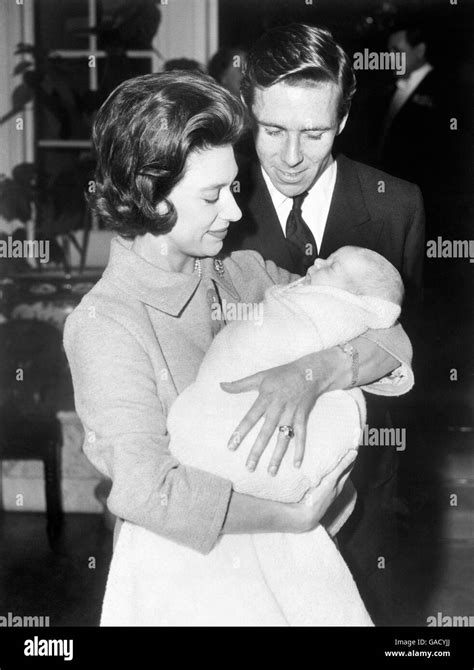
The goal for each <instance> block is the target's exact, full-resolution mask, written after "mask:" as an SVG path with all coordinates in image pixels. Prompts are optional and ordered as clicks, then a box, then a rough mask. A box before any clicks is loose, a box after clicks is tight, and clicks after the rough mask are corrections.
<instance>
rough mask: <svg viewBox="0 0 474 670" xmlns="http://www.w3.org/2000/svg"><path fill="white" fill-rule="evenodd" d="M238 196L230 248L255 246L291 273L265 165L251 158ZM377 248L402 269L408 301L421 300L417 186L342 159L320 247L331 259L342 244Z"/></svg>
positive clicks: (420, 216)
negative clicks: (238, 217) (238, 215)
mask: <svg viewBox="0 0 474 670" xmlns="http://www.w3.org/2000/svg"><path fill="white" fill-rule="evenodd" d="M237 179H238V181H239V183H240V193H237V194H236V198H237V201H238V204H239V207H240V208H241V209H242V219H241V220H240V221H237V222H236V223H234V224H233V225H232V228H231V231H230V233H229V235H228V238H227V240H226V249H227V250H228V251H233V250H236V249H254V250H255V251H258V252H259V253H260V254H261V255H262V256H263V257H264V258H265V260H272V261H274V262H275V263H276V264H277V265H278V266H280V267H282V268H285V269H287V270H289V271H291V272H293V271H294V268H293V267H292V260H291V256H290V253H289V250H288V246H287V242H286V238H285V236H284V234H283V231H282V228H281V225H280V222H279V220H278V217H277V214H276V212H275V209H274V207H273V203H272V200H271V197H270V194H269V192H268V189H267V187H266V184H265V181H264V179H263V176H262V173H261V169H260V165H259V164H258V163H256V162H254V161H248V162H245V161H244V164H243V166H242V169H241V171H240V172H239V175H238V177H237ZM345 245H354V246H359V247H365V248H367V249H372V250H374V251H377V252H378V253H379V254H381V255H382V256H384V257H385V258H387V259H388V260H389V261H390V262H391V263H392V264H393V265H394V266H395V267H396V268H397V270H398V271H399V272H400V274H401V275H402V278H403V281H404V283H405V291H406V302H407V303H413V302H416V301H417V299H419V296H420V293H421V285H422V268H423V257H424V209H423V200H422V197H421V193H420V190H419V188H418V187H417V186H415V184H410V183H408V182H406V181H402V180H400V179H396V178H395V177H392V176H390V175H388V174H386V173H384V172H381V171H379V170H376V169H374V168H371V167H369V166H367V165H363V164H362V163H357V162H355V161H352V160H350V159H349V158H346V157H345V156H343V155H339V156H338V157H337V178H336V185H335V188H334V193H333V197H332V201H331V206H330V209H329V215H328V219H327V223H326V228H325V232H324V236H323V240H322V244H321V249H320V250H319V255H320V256H321V258H327V257H328V256H329V255H330V254H332V253H333V251H336V250H337V249H339V248H340V247H342V246H345Z"/></svg>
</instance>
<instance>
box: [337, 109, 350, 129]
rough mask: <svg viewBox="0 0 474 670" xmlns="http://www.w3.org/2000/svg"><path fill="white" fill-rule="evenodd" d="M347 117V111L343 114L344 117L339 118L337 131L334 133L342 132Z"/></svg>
mask: <svg viewBox="0 0 474 670" xmlns="http://www.w3.org/2000/svg"><path fill="white" fill-rule="evenodd" d="M348 117H349V112H347V114H346V115H345V117H344V118H343V119H341V120H340V122H339V126H338V128H337V133H336V135H340V134H341V133H342V131H343V130H344V127H345V125H346V122H347V119H348Z"/></svg>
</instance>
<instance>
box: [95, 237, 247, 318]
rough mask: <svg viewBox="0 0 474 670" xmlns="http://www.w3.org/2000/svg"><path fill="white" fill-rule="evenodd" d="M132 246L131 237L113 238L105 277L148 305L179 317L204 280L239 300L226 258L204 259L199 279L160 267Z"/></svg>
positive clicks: (195, 275)
mask: <svg viewBox="0 0 474 670" xmlns="http://www.w3.org/2000/svg"><path fill="white" fill-rule="evenodd" d="M131 247H132V242H131V240H126V239H124V238H122V237H115V238H114V239H113V240H112V242H111V245H110V258H109V262H108V265H107V268H106V269H105V272H104V274H103V277H104V279H107V280H108V281H111V282H112V283H113V284H115V285H116V286H117V287H118V288H120V289H121V290H122V291H124V292H125V293H127V294H128V295H130V296H132V297H134V298H136V299H138V300H140V302H143V303H144V304H146V305H150V306H151V307H154V308H155V309H158V310H160V311H161V312H165V313H166V314H169V315H171V316H179V315H180V314H181V312H182V311H183V310H184V309H185V307H186V305H187V304H188V302H189V301H190V300H191V298H192V297H193V295H194V294H195V292H196V290H197V288H198V286H199V284H200V282H201V281H202V279H210V280H212V281H214V282H215V283H216V284H218V285H219V286H221V287H222V288H224V289H225V290H226V291H227V292H228V293H229V294H230V295H231V296H232V297H233V298H235V299H236V300H239V295H238V293H237V291H236V289H235V287H234V285H233V283H232V280H231V278H230V276H229V272H228V270H227V269H226V268H225V265H224V262H223V261H220V262H219V263H216V262H215V259H214V258H204V259H202V261H201V268H202V278H200V277H199V276H198V275H197V274H185V273H182V272H167V271H165V270H161V269H160V268H158V267H157V266H156V265H153V264H151V263H149V262H148V261H147V260H145V259H144V258H143V257H142V256H139V255H138V254H137V253H136V252H135V251H133V250H132V248H131Z"/></svg>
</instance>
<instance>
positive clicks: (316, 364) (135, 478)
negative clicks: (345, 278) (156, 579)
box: [65, 72, 412, 625]
mask: <svg viewBox="0 0 474 670" xmlns="http://www.w3.org/2000/svg"><path fill="white" fill-rule="evenodd" d="M242 129H243V113H242V107H241V105H240V102H239V101H238V100H237V99H235V98H234V97H233V96H231V95H230V94H229V93H227V92H226V91H225V90H224V89H222V88H221V87H220V86H218V85H217V84H216V83H215V82H213V81H212V80H211V79H210V78H209V77H207V76H205V75H201V74H198V73H194V72H193V73H191V72H179V73H177V72H172V73H162V74H152V75H145V76H143V77H138V78H136V79H132V80H129V81H126V82H124V83H122V84H121V85H120V86H119V87H118V88H117V89H116V90H115V91H114V92H113V93H112V94H111V95H110V96H109V98H108V99H107V101H106V102H105V103H104V105H103V106H102V108H101V110H100V111H99V113H98V116H97V119H96V122H95V128H94V143H95V146H96V150H97V159H98V165H97V178H96V193H95V198H94V206H95V209H96V211H97V213H98V214H99V216H100V217H101V218H102V219H103V221H105V222H106V223H107V224H108V225H109V226H110V227H111V228H112V229H114V230H116V232H117V233H118V235H119V237H117V238H116V239H115V240H114V241H113V242H112V245H111V255H110V260H109V263H108V266H107V268H106V270H105V272H104V275H103V277H102V279H101V280H100V281H99V282H98V284H97V285H96V286H95V287H94V288H93V289H92V290H91V291H90V292H89V293H88V294H87V295H86V296H85V297H84V299H83V300H82V302H81V304H80V305H79V306H78V307H77V308H76V310H75V311H74V313H73V314H72V315H71V316H70V317H69V319H68V321H67V324H66V328H65V347H66V351H67V354H68V358H69V361H70V366H71V372H72V376H73V382H74V388H75V397H76V409H77V412H78V414H79V416H80V418H81V420H82V422H83V424H84V428H85V431H86V439H85V452H86V454H87V455H88V457H89V458H90V460H91V461H92V463H93V464H94V465H95V466H96V467H97V468H98V469H99V470H100V471H101V472H103V473H104V474H105V475H107V476H108V477H110V478H111V479H112V483H113V485H112V490H111V493H110V496H109V500H108V506H109V508H110V510H111V511H112V512H113V513H114V514H115V515H116V516H117V517H118V518H119V519H120V520H126V521H128V522H131V524H135V525H137V526H140V527H142V528H144V529H147V530H148V531H153V533H154V534H156V535H157V536H159V537H160V538H162V540H163V543H164V544H163V548H164V551H165V549H166V547H168V546H170V545H171V543H175V544H176V545H181V546H183V547H184V548H185V549H186V551H187V552H189V550H193V551H192V552H189V553H186V552H185V554H184V555H185V556H189V555H191V554H192V555H193V556H196V552H199V553H200V554H201V555H203V556H201V557H200V558H201V559H202V561H203V563H202V566H203V567H204V566H205V565H206V563H205V561H206V556H205V555H206V554H208V553H209V552H211V551H212V550H215V549H216V548H217V546H218V544H219V543H218V539H219V538H220V536H221V535H226V534H241V535H242V538H243V540H242V541H243V542H244V543H245V542H246V538H248V537H249V536H251V534H253V533H286V532H289V533H304V532H307V531H309V530H311V529H314V528H315V527H316V526H317V525H318V523H319V521H320V520H321V519H322V517H323V516H324V514H325V512H326V510H328V508H329V506H330V505H331V503H332V501H333V500H334V499H335V498H336V497H337V495H338V494H339V492H340V491H341V490H342V487H343V485H344V483H345V480H346V478H347V476H348V472H349V470H350V467H351V465H352V460H353V456H348V457H347V458H345V459H343V460H342V461H341V462H340V463H339V464H338V466H337V467H336V468H335V470H334V471H333V472H331V473H330V474H329V475H328V476H327V477H326V478H325V479H324V480H323V482H322V483H321V484H320V485H319V486H318V487H317V488H315V489H314V490H313V491H312V492H311V493H312V495H311V496H310V497H309V498H308V500H307V502H306V503H298V504H283V503H278V502H274V501H270V500H261V499H257V498H253V497H251V496H247V495H244V494H239V493H236V492H234V491H232V486H231V483H230V482H229V481H227V480H225V479H222V478H220V477H217V476H214V475H211V474H209V473H206V472H203V471H200V470H197V469H194V468H192V467H186V466H184V465H182V464H180V463H179V462H178V461H177V460H176V459H175V458H174V457H173V456H172V455H171V454H170V452H169V450H168V443H169V436H168V434H167V430H166V418H167V414H168V411H169V409H170V406H171V404H172V403H173V401H174V400H175V398H176V397H177V395H178V394H179V393H180V392H181V391H183V390H184V389H185V388H186V387H187V386H188V385H189V384H191V383H192V382H193V380H194V379H195V377H196V375H197V372H198V369H199V365H200V363H201V360H202V358H203V356H204V353H205V351H206V350H207V348H208V347H209V345H210V342H211V341H212V338H213V337H214V335H215V333H216V331H217V329H218V328H219V327H221V326H222V325H223V324H219V322H216V321H214V320H212V319H211V307H212V305H213V304H214V303H215V301H223V300H224V299H225V300H226V301H227V302H231V301H236V300H237V301H242V302H246V303H257V302H260V301H261V300H262V299H263V296H264V292H265V289H266V288H268V287H269V286H270V285H272V284H274V283H281V284H285V283H289V282H290V281H292V280H294V279H295V278H296V277H295V276H294V275H290V274H289V273H288V272H286V271H284V270H281V269H279V268H277V267H276V266H275V265H274V264H273V263H271V262H267V263H265V262H264V261H263V259H262V258H261V257H260V256H259V255H258V254H256V253H253V252H238V253H235V254H232V255H231V256H230V257H227V258H223V259H216V256H217V255H218V254H219V252H220V250H221V248H222V244H223V240H224V238H225V236H226V233H227V230H228V227H229V225H230V223H231V222H234V221H237V220H238V219H239V218H240V215H241V213H240V210H239V209H238V207H237V205H236V203H235V201H234V198H233V195H232V188H233V184H234V180H235V178H236V175H237V168H236V164H235V160H234V156H233V150H232V144H233V143H234V142H235V141H236V140H237V139H238V138H239V136H240V134H241V132H242ZM369 332H370V331H369ZM377 338H378V344H377ZM353 344H354V346H357V349H358V353H359V360H360V369H359V372H358V383H359V384H360V385H362V384H370V383H371V382H373V381H374V380H379V379H381V378H383V377H384V376H385V375H388V374H389V373H391V372H392V371H393V370H396V372H395V373H394V374H392V375H391V377H390V379H386V380H384V381H385V383H384V384H381V387H383V392H384V393H385V394H393V395H398V394H400V393H403V392H405V391H407V390H408V389H409V388H410V386H411V384H412V376H411V372H410V371H409V359H410V345H409V342H408V340H407V339H406V336H405V335H404V333H403V331H402V330H401V328H400V326H397V327H395V328H393V329H391V330H390V331H387V333H385V334H384V335H383V336H382V335H381V334H380V333H379V334H378V335H377V337H375V336H374V337H371V336H370V335H367V336H366V337H361V338H358V339H357V340H354V343H353ZM401 364H402V365H401ZM309 373H311V374H309ZM352 375H353V366H352V361H351V357H350V356H348V355H347V354H346V353H344V352H343V351H342V350H341V349H339V348H337V347H335V348H333V349H329V350H326V351H323V352H319V353H317V354H314V355H310V356H306V357H304V358H302V359H300V360H298V361H296V362H294V363H292V364H289V365H284V366H280V367H278V368H274V369H272V370H268V371H265V372H262V373H259V374H258V375H254V376H252V377H250V378H248V379H246V380H244V381H240V382H237V383H235V384H234V385H232V384H230V385H229V386H227V389H228V390H229V391H232V392H241V391H247V390H251V389H256V390H258V391H259V395H258V398H257V400H256V401H255V403H254V405H253V406H252V408H251V409H250V411H249V412H248V414H247V415H246V417H243V419H242V422H241V423H240V424H239V426H238V427H237V430H236V436H237V439H235V436H234V439H233V440H231V441H230V444H231V446H234V447H235V446H236V444H237V443H238V441H239V438H240V439H241V438H242V437H243V436H244V435H245V434H247V432H248V431H249V430H250V429H251V428H252V426H253V425H255V424H256V423H257V421H259V420H260V419H261V418H262V417H263V418H264V422H263V427H262V429H261V431H260V434H259V437H258V438H257V441H256V443H255V445H254V446H253V447H252V449H251V451H250V453H249V457H248V467H249V469H254V468H255V467H257V465H258V460H259V457H260V455H261V453H262V452H263V450H264V449H265V446H266V444H267V442H268V440H269V438H270V436H271V435H272V434H273V432H274V430H275V428H276V427H277V426H281V427H282V429H283V430H282V431H281V432H280V433H279V439H278V442H277V446H276V448H275V453H274V454H273V457H272V459H271V461H270V465H269V469H270V470H271V471H272V472H275V471H277V470H278V467H279V464H280V462H281V459H282V458H283V456H284V454H285V452H286V450H287V448H288V444H289V442H290V440H291V439H292V437H293V435H294V440H295V450H294V461H295V463H297V462H298V461H301V460H302V458H303V455H304V442H305V426H306V419H307V416H308V413H309V411H310V410H311V408H312V407H313V406H314V403H315V401H316V399H317V397H318V396H319V395H320V394H321V393H323V392H324V391H327V390H331V389H337V388H347V387H349V386H350V385H351V379H352ZM229 381H230V380H229ZM369 390H370V389H369ZM196 448H197V449H199V448H205V445H203V444H199V435H196ZM308 501H309V502H308ZM120 524H121V521H119V522H118V526H120ZM116 530H118V528H117V529H116ZM173 546H174V545H173ZM247 549H248V547H247V546H244V545H243V546H242V551H243V552H245V551H246V550H247ZM183 560H184V561H186V560H187V559H186V558H184V559H183ZM183 566H184V567H183V569H184V568H185V567H186V566H185V563H183ZM156 567H157V572H159V571H160V569H161V568H163V569H164V567H163V566H158V565H157V566H156ZM130 569H136V570H137V571H139V570H140V566H139V565H137V566H135V567H133V566H131V568H130ZM173 575H174V577H173V578H175V581H176V583H175V584H174V585H175V586H176V593H177V592H178V589H179V588H181V587H182V584H181V583H180V582H181V580H180V577H179V571H178V572H176V571H175V572H173ZM243 578H245V577H243ZM172 586H173V584H172V585H171V587H172ZM255 594H256V597H257V598H258V599H259V600H258V601H255V600H254V603H255V602H259V612H260V614H259V618H258V621H259V622H261V621H264V622H265V623H266V624H268V625H272V624H274V625H279V624H280V623H281V624H282V625H284V623H285V622H284V621H281V617H279V613H278V611H277V610H276V609H275V606H274V604H273V603H272V602H271V599H270V598H269V597H268V596H267V595H266V594H265V587H264V585H261V584H259V585H258V589H257V591H256V592H255ZM168 595H169V594H168ZM195 597H196V593H195V592H193V593H191V592H186V591H185V592H184V593H183V591H182V589H181V591H180V599H181V600H180V607H182V609H181V610H180V611H179V612H178V613H177V611H176V607H175V605H176V598H175V599H173V598H171V597H169V598H168V600H167V601H166V602H167V605H166V606H165V605H164V603H160V612H159V614H157V618H156V621H155V622H150V623H167V622H169V621H170V618H169V617H168V616H167V608H170V609H172V608H173V607H174V608H175V609H174V616H175V619H174V622H176V619H177V620H178V622H179V623H182V624H183V625H186V624H187V623H190V622H193V623H195V622H196V618H193V616H194V615H193V616H190V615H189V603H190V602H191V601H192V600H193V599H194V598H195ZM200 597H201V603H204V609H205V602H206V593H205V591H204V593H201V594H200ZM201 614H202V617H201V619H200V621H201V622H202V621H205V622H206V623H217V624H220V625H223V624H225V623H228V622H229V621H226V620H223V619H222V618H220V619H219V618H218V617H219V613H218V612H213V611H207V612H204V613H203V612H202V609H201ZM188 615H189V616H188ZM198 618H199V617H198ZM109 623H110V621H109ZM246 623H249V624H250V625H251V617H249V618H247V620H246Z"/></svg>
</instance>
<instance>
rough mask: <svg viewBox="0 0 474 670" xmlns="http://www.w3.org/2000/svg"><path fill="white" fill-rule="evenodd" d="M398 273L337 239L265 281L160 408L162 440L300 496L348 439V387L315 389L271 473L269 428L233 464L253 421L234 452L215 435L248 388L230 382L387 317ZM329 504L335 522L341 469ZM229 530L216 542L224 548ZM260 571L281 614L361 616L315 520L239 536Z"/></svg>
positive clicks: (282, 496)
mask: <svg viewBox="0 0 474 670" xmlns="http://www.w3.org/2000/svg"><path fill="white" fill-rule="evenodd" d="M402 299H403V283H402V280H401V277H400V275H399V273H398V272H397V270H396V269H395V268H394V267H393V266H392V265H391V264H390V263H389V262H388V261H387V260H386V259H385V258H383V257H382V256H380V255H379V254H377V253H376V252H374V251H369V250H367V249H361V248H358V247H343V248H341V249H339V250H338V251H336V252H335V253H333V254H331V256H330V257H329V258H328V259H327V260H319V259H318V260H317V261H316V262H315V263H314V265H313V267H311V268H310V269H309V271H308V274H307V275H306V277H304V278H302V279H299V280H297V281H295V282H293V283H292V284H290V285H287V286H273V287H271V288H269V289H268V290H267V291H266V294H265V299H264V301H263V303H262V304H261V305H259V307H260V306H261V307H262V310H259V312H258V315H259V318H258V319H257V318H256V319H254V320H251V319H249V320H241V321H232V322H231V323H229V324H228V325H227V326H226V327H225V328H224V329H223V330H222V331H221V332H220V333H219V334H218V335H217V336H216V338H215V339H214V341H213V343H212V344H211V346H210V348H209V350H208V352H207V354H206V356H205V358H204V360H203V362H202V364H201V367H200V370H199V373H198V376H197V378H196V381H195V382H194V384H192V385H191V386H189V387H188V388H187V389H186V390H185V391H184V392H183V393H182V394H181V395H180V396H179V397H178V398H177V400H176V401H175V403H174V404H173V406H172V408H171V410H170V414H169V417H168V430H169V433H170V437H171V440H170V451H171V452H172V453H173V454H174V455H175V456H176V457H177V458H178V459H179V460H180V461H181V462H182V463H185V464H187V465H191V466H194V467H197V468H200V469H202V470H207V471H209V472H213V473H215V474H217V475H220V476H222V477H225V478H227V479H230V480H231V481H232V482H233V488H234V490H235V491H238V492H241V493H246V494H249V495H253V496H257V497H260V498H269V499H273V500H278V501H281V502H297V501H300V500H302V498H303V497H304V495H305V493H306V492H307V491H308V489H309V488H310V487H313V486H315V485H317V484H318V483H319V482H320V480H321V478H322V477H323V476H324V475H325V474H327V473H328V472H329V471H330V470H332V469H333V468H334V467H335V465H336V464H337V462H338V461H339V460H340V459H341V458H342V457H343V456H344V455H345V454H346V453H347V452H348V451H349V450H350V449H357V447H358V445H359V443H360V440H361V436H362V430H363V427H364V424H365V417H366V411H365V402H364V398H363V395H362V392H361V391H360V389H351V390H349V391H333V392H330V393H325V394H323V395H322V396H321V397H320V398H319V400H318V401H317V403H316V405H315V407H314V408H313V410H312V412H311V413H310V416H309V419H308V426H307V438H306V449H305V456H304V459H303V462H302V465H301V467H300V468H299V469H297V468H295V467H294V465H293V458H292V453H291V449H292V446H293V445H292V442H290V449H289V453H287V454H286V456H285V457H284V459H283V461H282V464H281V466H280V469H279V472H278V474H277V475H276V476H274V477H272V476H270V474H269V473H268V472H267V467H268V464H269V460H270V458H271V455H272V452H273V449H274V447H275V444H276V440H277V435H278V433H277V431H275V433H274V435H273V437H272V440H271V441H270V443H269V445H268V446H267V448H266V450H265V452H264V454H263V455H262V458H261V460H260V463H259V465H258V467H257V469H256V470H255V472H249V470H248V469H247V468H246V466H245V463H246V459H247V456H248V452H249V448H250V447H251V445H252V444H253V443H254V441H255V439H256V437H257V435H258V432H259V430H260V428H261V422H259V424H257V425H256V426H255V427H254V428H253V429H252V430H251V431H250V433H249V434H248V435H247V437H246V438H245V439H244V440H243V441H242V444H241V445H240V447H239V449H238V450H237V451H230V450H229V449H228V448H227V446H226V444H227V441H228V439H229V436H230V435H231V434H232V431H233V430H235V427H236V426H237V425H238V423H239V421H240V420H241V419H242V417H243V416H244V415H245V414H246V412H247V411H248V410H249V408H250V406H251V404H252V403H253V401H254V400H255V398H256V397H257V392H256V391H253V392H248V393H240V394H229V393H226V392H225V391H223V390H222V389H221V387H220V382H222V381H231V380H234V379H239V378H242V377H246V376H247V375H251V374H253V373H256V372H258V371H260V370H265V369H269V368H272V367H275V366H278V365H282V364H284V363H289V362H291V361H293V360H296V359H298V358H301V357H302V356H305V355H307V354H310V353H312V352H315V351H318V350H322V349H326V348H329V347H333V346H335V345H338V344H342V343H345V342H347V341H349V340H351V339H353V338H355V337H357V336H359V335H361V334H362V333H364V332H365V331H366V330H367V329H369V328H371V329H375V328H389V327H390V326H392V325H393V323H394V322H395V321H396V319H397V318H398V316H399V314H400V306H401V303H402ZM348 483H349V486H347V485H346V487H345V491H343V493H342V494H341V495H340V496H339V498H338V499H337V500H336V501H335V504H334V505H333V507H332V508H331V509H330V511H329V514H328V515H327V516H328V517H329V521H328V524H326V527H327V528H328V531H329V533H330V534H332V535H334V534H335V533H337V532H338V531H339V529H340V528H341V526H342V525H343V523H345V521H346V520H347V518H348V517H349V515H350V514H351V512H352V510H353V508H354V504H355V491H354V489H353V487H352V484H351V483H350V480H348ZM235 541H236V540H235V536H230V535H224V536H223V537H222V538H221V540H220V542H221V550H222V551H223V549H222V547H225V549H226V551H227V550H228V553H229V555H231V554H232V551H233V549H232V546H233V542H235ZM251 541H252V542H253V544H254V545H255V551H256V553H257V556H258V560H259V563H260V566H261V569H262V572H263V574H264V578H265V580H266V582H267V584H268V585H269V587H270V588H271V589H272V591H273V594H274V597H275V599H276V600H277V602H278V604H279V606H280V608H281V610H282V612H283V613H284V615H285V617H286V618H287V620H288V621H289V622H290V623H291V624H292V625H327V622H328V621H329V622H331V623H332V624H333V625H370V618H369V617H368V615H367V612H366V611H365V607H364V605H363V603H362V601H361V600H360V596H359V594H358V592H357V589H356V587H355V584H354V582H353V580H352V577H351V575H350V573H349V570H348V568H347V566H346V565H345V563H344V561H343V559H342V556H341V555H340V554H339V552H338V551H337V549H336V547H335V545H334V543H333V542H331V540H330V538H329V536H328V535H327V533H326V531H325V530H324V528H323V527H322V526H318V528H316V529H315V531H313V532H312V533H305V534H302V535H292V534H288V535H285V534H266V535H265V534H258V535H253V536H251Z"/></svg>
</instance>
